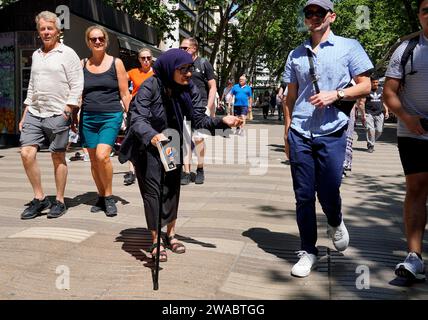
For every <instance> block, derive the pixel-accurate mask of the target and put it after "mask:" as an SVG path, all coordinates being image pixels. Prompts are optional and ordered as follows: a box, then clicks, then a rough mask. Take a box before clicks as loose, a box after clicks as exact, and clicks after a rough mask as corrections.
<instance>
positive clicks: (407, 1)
mask: <svg viewBox="0 0 428 320" xmlns="http://www.w3.org/2000/svg"><path fill="white" fill-rule="evenodd" d="M403 3H404V7H405V8H406V13H407V19H408V20H409V23H410V25H411V26H412V31H418V30H419V24H418V17H417V15H416V14H415V12H414V10H413V8H412V1H411V0H403Z"/></svg>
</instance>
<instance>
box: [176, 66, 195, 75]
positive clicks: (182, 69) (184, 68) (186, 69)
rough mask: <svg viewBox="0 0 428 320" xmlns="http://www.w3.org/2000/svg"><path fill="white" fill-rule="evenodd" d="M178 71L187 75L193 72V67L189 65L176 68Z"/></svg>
mask: <svg viewBox="0 0 428 320" xmlns="http://www.w3.org/2000/svg"><path fill="white" fill-rule="evenodd" d="M177 70H178V71H180V73H181V74H187V73H189V72H193V71H195V66H194V65H193V64H190V65H188V66H182V67H180V68H177Z"/></svg>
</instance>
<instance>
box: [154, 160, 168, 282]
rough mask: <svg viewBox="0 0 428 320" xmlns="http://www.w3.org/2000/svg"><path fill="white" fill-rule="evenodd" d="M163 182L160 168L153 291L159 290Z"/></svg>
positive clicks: (162, 169) (163, 174)
mask: <svg viewBox="0 0 428 320" xmlns="http://www.w3.org/2000/svg"><path fill="white" fill-rule="evenodd" d="M164 181H165V170H164V168H163V166H161V181H160V186H161V187H160V194H159V219H158V227H157V232H158V239H157V247H156V248H157V249H156V265H155V279H154V283H153V290H158V289H159V257H160V243H161V230H162V213H163V210H162V207H163V206H162V203H163V184H164Z"/></svg>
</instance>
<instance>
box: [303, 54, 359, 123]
mask: <svg viewBox="0 0 428 320" xmlns="http://www.w3.org/2000/svg"><path fill="white" fill-rule="evenodd" d="M306 52H307V54H308V60H309V74H310V75H311V81H312V83H313V84H314V87H315V92H316V93H317V94H318V93H320V88H319V86H318V79H317V76H316V74H315V66H314V57H313V56H312V51H311V50H310V49H309V48H306ZM352 86H353V84H352V83H351V82H349V83H348V85H346V86H345V88H343V89H346V88H349V87H352ZM354 105H355V101H354V100H339V101H336V102H335V103H333V106H334V107H335V108H337V109H339V110H340V111H342V112H343V113H344V114H346V115H347V116H348V117H349V115H350V114H351V111H352V108H353V107H354Z"/></svg>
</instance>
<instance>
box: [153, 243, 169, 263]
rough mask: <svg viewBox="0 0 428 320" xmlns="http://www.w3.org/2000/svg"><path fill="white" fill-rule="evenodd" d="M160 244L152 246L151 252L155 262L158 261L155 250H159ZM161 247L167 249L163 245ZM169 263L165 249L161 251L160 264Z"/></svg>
mask: <svg viewBox="0 0 428 320" xmlns="http://www.w3.org/2000/svg"><path fill="white" fill-rule="evenodd" d="M157 247H158V244H157V243H153V244H152V246H151V247H150V249H149V251H150V253H151V255H152V259H153V260H154V261H156V253H155V252H154V251H155V249H157ZM161 247H165V246H164V244H163V243H161ZM167 261H168V256H167V254H166V250H165V249H161V251H160V252H159V262H167Z"/></svg>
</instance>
